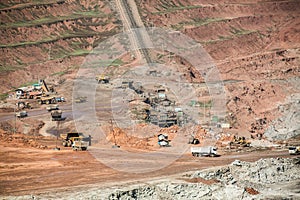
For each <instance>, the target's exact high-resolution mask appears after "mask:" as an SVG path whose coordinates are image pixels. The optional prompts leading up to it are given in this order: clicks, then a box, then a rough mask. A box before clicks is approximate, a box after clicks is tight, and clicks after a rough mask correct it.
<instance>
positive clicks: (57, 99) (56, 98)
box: [55, 97, 66, 102]
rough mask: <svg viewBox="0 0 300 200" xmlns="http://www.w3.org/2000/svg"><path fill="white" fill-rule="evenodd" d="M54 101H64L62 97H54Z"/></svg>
mask: <svg viewBox="0 0 300 200" xmlns="http://www.w3.org/2000/svg"><path fill="white" fill-rule="evenodd" d="M55 100H56V102H66V100H65V98H64V97H55Z"/></svg>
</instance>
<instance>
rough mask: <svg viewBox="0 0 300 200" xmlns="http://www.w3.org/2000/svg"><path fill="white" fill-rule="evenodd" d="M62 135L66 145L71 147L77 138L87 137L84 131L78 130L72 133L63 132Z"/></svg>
mask: <svg viewBox="0 0 300 200" xmlns="http://www.w3.org/2000/svg"><path fill="white" fill-rule="evenodd" d="M60 137H61V138H62V139H63V144H62V145H63V146H64V147H71V146H72V145H73V143H74V140H75V138H85V137H84V135H83V133H78V132H70V133H62V134H60Z"/></svg>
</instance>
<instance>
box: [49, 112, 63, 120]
mask: <svg viewBox="0 0 300 200" xmlns="http://www.w3.org/2000/svg"><path fill="white" fill-rule="evenodd" d="M51 119H52V121H63V120H65V119H66V118H65V117H62V111H61V110H52V111H51Z"/></svg>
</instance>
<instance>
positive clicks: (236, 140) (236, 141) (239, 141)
mask: <svg viewBox="0 0 300 200" xmlns="http://www.w3.org/2000/svg"><path fill="white" fill-rule="evenodd" d="M231 145H241V146H243V147H250V145H251V142H250V141H249V140H246V138H245V137H237V136H234V137H233V139H232V141H231Z"/></svg>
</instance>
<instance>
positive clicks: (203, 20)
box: [171, 18, 227, 30]
mask: <svg viewBox="0 0 300 200" xmlns="http://www.w3.org/2000/svg"><path fill="white" fill-rule="evenodd" d="M226 20H227V19H224V18H198V19H194V20H193V21H187V22H180V23H178V24H174V25H171V27H172V28H173V29H175V30H182V29H184V27H185V26H194V27H198V26H205V25H207V24H210V23H214V22H220V21H226Z"/></svg>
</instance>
